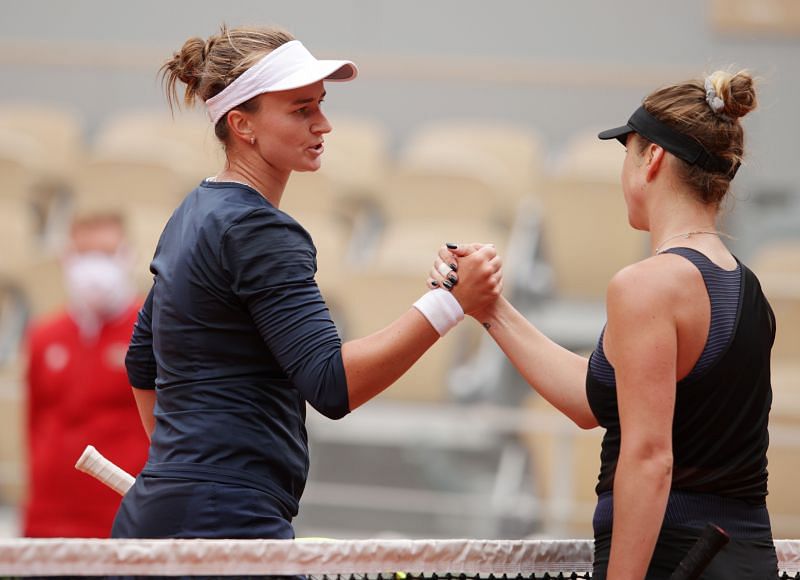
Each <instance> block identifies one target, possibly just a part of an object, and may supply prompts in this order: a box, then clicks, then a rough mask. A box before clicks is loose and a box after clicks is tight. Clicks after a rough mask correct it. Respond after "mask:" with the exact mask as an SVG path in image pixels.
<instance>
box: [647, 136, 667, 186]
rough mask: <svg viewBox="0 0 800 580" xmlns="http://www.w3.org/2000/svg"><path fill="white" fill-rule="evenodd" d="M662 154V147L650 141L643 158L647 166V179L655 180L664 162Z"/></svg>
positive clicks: (663, 152)
mask: <svg viewBox="0 0 800 580" xmlns="http://www.w3.org/2000/svg"><path fill="white" fill-rule="evenodd" d="M664 154H665V151H664V148H663V147H661V146H660V145H656V144H655V143H650V144H649V145H648V146H647V149H645V152H644V158H645V164H646V166H647V181H653V180H655V178H656V176H657V175H658V172H659V171H660V170H661V165H662V163H663V162H664Z"/></svg>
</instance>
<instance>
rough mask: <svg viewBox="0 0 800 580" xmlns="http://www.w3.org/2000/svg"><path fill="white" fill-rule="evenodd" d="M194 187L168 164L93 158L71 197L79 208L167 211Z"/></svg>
mask: <svg viewBox="0 0 800 580" xmlns="http://www.w3.org/2000/svg"><path fill="white" fill-rule="evenodd" d="M196 186H197V182H195V180H193V179H190V178H188V177H186V176H185V175H184V174H181V173H180V172H178V171H176V170H175V169H174V166H173V165H172V164H170V163H169V162H164V161H141V160H136V159H125V158H103V157H96V158H93V159H91V160H89V162H87V163H86V164H85V165H84V166H83V167H82V169H81V171H80V174H79V175H78V176H77V177H76V179H75V194H74V195H75V198H76V200H77V203H80V204H82V205H97V206H108V205H109V204H110V205H111V206H113V207H116V208H120V209H122V210H123V211H127V210H128V209H129V208H134V207H141V206H146V207H158V208H163V209H165V210H169V211H171V210H172V209H174V208H175V207H176V206H177V205H178V204H179V203H180V201H181V200H182V199H183V197H184V196H185V195H186V194H187V193H189V191H191V190H192V189H193V188H194V187H196Z"/></svg>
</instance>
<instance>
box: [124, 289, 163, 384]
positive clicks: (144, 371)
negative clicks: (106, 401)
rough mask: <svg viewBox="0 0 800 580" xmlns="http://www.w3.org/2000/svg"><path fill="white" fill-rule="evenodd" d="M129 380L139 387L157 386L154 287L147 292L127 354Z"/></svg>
mask: <svg viewBox="0 0 800 580" xmlns="http://www.w3.org/2000/svg"><path fill="white" fill-rule="evenodd" d="M125 369H126V370H127V372H128V382H130V384H131V386H133V387H135V388H137V389H155V388H156V372H157V371H156V358H155V355H154V354H153V289H152V288H151V289H150V292H149V293H148V294H147V299H146V300H145V301H144V304H143V305H142V308H141V309H140V310H139V315H138V317H137V318H136V324H134V326H133V336H131V342H130V344H129V345H128V352H127V354H126V355H125Z"/></svg>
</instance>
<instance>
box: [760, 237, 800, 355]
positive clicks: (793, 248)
mask: <svg viewBox="0 0 800 580" xmlns="http://www.w3.org/2000/svg"><path fill="white" fill-rule="evenodd" d="M750 266H751V267H752V269H753V271H754V272H755V273H756V274H757V275H758V277H759V280H760V281H761V286H762V288H763V290H764V293H765V294H766V296H767V299H768V300H769V301H770V304H771V305H772V308H773V310H774V311H775V317H776V319H777V333H776V337H775V346H774V347H773V350H772V356H773V359H774V360H778V361H781V362H784V361H786V362H788V361H794V362H797V363H798V365H800V239H788V240H780V241H775V242H771V243H769V244H766V245H764V246H763V247H762V248H760V249H759V250H758V252H756V254H755V255H754V256H753V259H752V260H750Z"/></svg>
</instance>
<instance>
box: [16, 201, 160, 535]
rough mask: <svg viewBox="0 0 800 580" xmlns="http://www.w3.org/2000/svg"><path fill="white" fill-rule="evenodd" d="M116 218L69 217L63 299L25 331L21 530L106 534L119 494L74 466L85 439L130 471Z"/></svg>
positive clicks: (133, 426)
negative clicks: (55, 311)
mask: <svg viewBox="0 0 800 580" xmlns="http://www.w3.org/2000/svg"><path fill="white" fill-rule="evenodd" d="M131 263H132V260H131V258H130V256H129V253H128V249H127V247H126V244H125V232H124V224H123V220H122V217H121V216H120V215H118V214H114V213H94V214H89V215H83V216H80V217H76V218H75V219H74V221H73V223H72V227H71V232H70V239H69V243H68V247H67V250H66V252H65V255H64V257H63V269H64V282H65V284H66V289H67V296H68V305H67V306H66V308H65V309H64V310H63V311H62V312H59V313H58V314H56V315H55V316H52V317H48V318H47V319H45V320H42V321H37V322H35V323H34V324H33V325H32V327H31V329H30V331H29V336H28V346H29V361H28V368H27V382H28V424H27V437H28V488H27V489H28V494H27V502H26V505H25V509H24V515H23V532H24V535H26V536H33V537H108V535H109V532H110V530H111V524H112V521H113V519H114V514H115V513H116V510H117V506H118V505H119V502H120V497H119V496H118V495H117V494H116V493H115V492H113V491H112V490H110V489H109V488H107V487H105V486H104V485H103V484H101V483H99V482H98V481H96V480H94V479H92V478H91V477H89V476H87V475H86V474H84V473H80V472H78V471H77V470H75V469H74V465H75V461H76V460H77V459H78V457H79V456H80V454H81V452H82V451H83V449H84V448H85V446H86V445H87V444H92V445H94V446H95V447H97V448H98V450H99V451H100V452H101V453H103V454H104V455H105V456H106V457H108V458H109V459H110V460H111V461H113V462H115V463H117V464H118V465H119V466H120V467H122V468H123V469H125V470H126V471H128V472H131V473H134V474H135V473H138V472H139V471H140V470H141V468H142V466H143V465H144V462H145V459H146V457H147V446H148V439H147V435H146V434H145V431H144V429H143V427H142V423H141V420H140V418H139V413H138V411H137V408H136V403H135V401H134V399H133V395H132V394H131V388H130V385H129V384H128V379H127V375H126V373H125V366H124V360H125V352H126V350H127V347H128V342H129V340H130V337H131V333H132V330H133V324H134V322H135V320H136V315H137V312H138V310H139V307H140V306H141V300H139V299H138V298H137V297H136V292H135V290H134V285H133V282H132V281H131V276H130V270H131V267H130V264H131Z"/></svg>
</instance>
